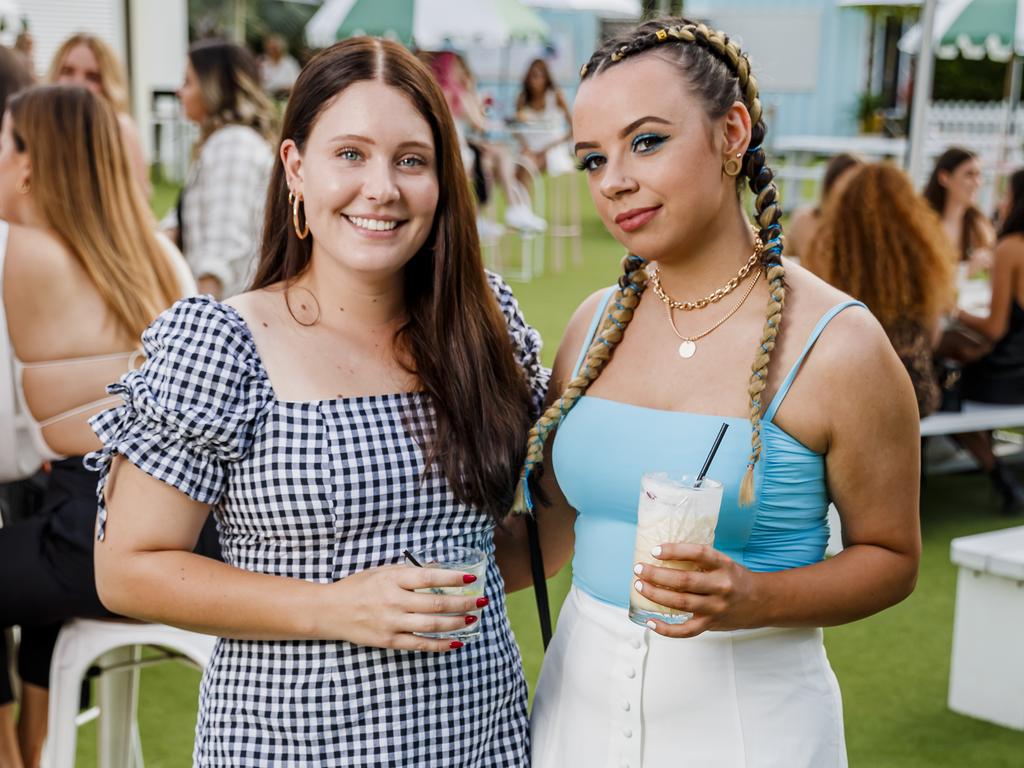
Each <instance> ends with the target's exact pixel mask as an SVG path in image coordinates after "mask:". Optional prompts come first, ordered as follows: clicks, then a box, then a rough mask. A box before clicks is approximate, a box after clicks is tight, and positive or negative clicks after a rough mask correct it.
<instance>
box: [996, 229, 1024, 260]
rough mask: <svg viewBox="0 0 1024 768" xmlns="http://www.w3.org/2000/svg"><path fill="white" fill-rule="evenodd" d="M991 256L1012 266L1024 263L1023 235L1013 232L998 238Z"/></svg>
mask: <svg viewBox="0 0 1024 768" xmlns="http://www.w3.org/2000/svg"><path fill="white" fill-rule="evenodd" d="M993 255H994V256H995V258H996V259H997V260H1006V261H1009V262H1010V263H1012V264H1019V263H1021V262H1024V233H1020V232H1015V233H1014V234H1012V235H1006V236H1005V237H1001V238H999V240H998V241H997V242H996V247H995V251H994V252H993Z"/></svg>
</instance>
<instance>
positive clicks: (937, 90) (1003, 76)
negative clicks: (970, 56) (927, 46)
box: [932, 58, 1010, 101]
mask: <svg viewBox="0 0 1024 768" xmlns="http://www.w3.org/2000/svg"><path fill="white" fill-rule="evenodd" d="M1009 71H1010V65H1009V64H1006V63H1000V62H998V61H989V60H988V59H982V60H981V61H969V60H967V59H964V58H958V59H952V60H950V61H943V60H942V59H937V60H936V61H935V85H934V89H933V97H932V98H934V99H935V101H1001V100H1002V98H1003V95H1004V94H1005V93H1006V89H1007V87H1008V86H1007V82H1008V81H1007V78H1008V77H1009Z"/></svg>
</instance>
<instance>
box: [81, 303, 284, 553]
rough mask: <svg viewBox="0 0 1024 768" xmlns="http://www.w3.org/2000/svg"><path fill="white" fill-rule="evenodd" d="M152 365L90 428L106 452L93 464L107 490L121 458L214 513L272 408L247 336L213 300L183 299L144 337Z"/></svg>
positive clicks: (134, 374)
mask: <svg viewBox="0 0 1024 768" xmlns="http://www.w3.org/2000/svg"><path fill="white" fill-rule="evenodd" d="M142 344H143V352H144V354H145V356H146V362H145V363H144V364H143V365H142V367H141V368H139V369H138V370H134V371H130V372H128V373H126V374H125V375H124V376H122V377H121V380H120V381H118V382H117V383H115V384H111V385H110V386H109V387H108V388H107V391H108V392H109V393H110V394H112V395H120V396H121V397H123V398H124V404H123V405H121V406H118V407H116V408H112V409H110V410H107V411H104V412H102V413H99V414H97V415H96V416H94V417H93V418H92V419H90V422H89V423H90V426H91V427H92V429H93V431H94V432H95V433H96V435H97V436H98V437H99V438H100V440H101V441H102V442H103V448H102V449H101V450H99V451H96V452H94V453H91V454H89V455H88V456H87V457H86V466H87V467H88V468H89V469H92V470H93V471H98V472H99V473H100V480H99V485H98V488H97V494H98V497H99V526H98V537H99V538H101V539H102V538H103V533H104V525H105V522H106V507H105V504H104V499H103V489H104V486H105V483H106V478H107V475H108V472H109V470H110V465H111V461H112V460H113V457H114V456H115V455H116V454H121V455H122V456H124V457H125V458H126V459H128V461H130V462H131V463H132V464H134V465H135V466H137V467H138V468H139V469H141V470H142V471H143V472H145V473H146V474H148V475H150V476H152V477H155V478H156V479H158V480H161V481H163V482H165V483H167V484H168V485H171V486H173V487H174V488H177V489H178V490H180V491H181V492H182V493H184V494H186V495H187V496H189V497H191V498H192V499H195V500H196V501H199V502H202V503H204V504H210V505H211V506H213V505H215V504H217V503H218V502H219V501H220V500H221V497H222V496H223V493H224V488H225V485H226V481H227V473H228V468H229V466H230V465H231V464H232V463H233V462H238V461H240V460H241V459H243V458H245V457H246V456H247V455H248V453H249V450H250V448H251V447H252V443H253V439H254V435H255V433H256V431H257V429H258V426H259V424H260V423H261V421H262V419H263V417H264V415H265V413H266V410H267V407H268V405H269V404H270V402H271V400H272V394H273V393H272V390H271V389H270V384H269V381H268V380H267V377H266V375H265V373H264V371H263V367H262V365H261V363H260V361H259V357H258V355H257V353H256V347H255V344H254V342H253V340H252V336H251V335H250V333H249V330H248V327H247V326H246V325H245V323H244V321H242V319H241V317H240V316H239V315H238V314H237V313H236V312H235V311H234V310H233V309H232V308H231V307H228V306H226V305H224V304H220V303H218V302H216V301H214V300H212V299H211V298H210V297H208V296H202V297H196V298H190V299H184V300H182V301H179V302H178V303H177V304H175V305H174V306H173V307H171V308H170V309H169V310H167V311H166V312H164V313H163V314H162V315H161V316H160V317H158V318H157V319H156V320H155V321H154V322H153V324H152V325H150V326H149V328H147V329H146V331H145V332H144V333H143V335H142Z"/></svg>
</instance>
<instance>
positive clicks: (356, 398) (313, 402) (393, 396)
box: [198, 294, 427, 408]
mask: <svg viewBox="0 0 1024 768" xmlns="http://www.w3.org/2000/svg"><path fill="white" fill-rule="evenodd" d="M198 298H201V299H206V300H207V301H209V302H210V303H212V304H218V305H220V306H222V307H225V308H226V309H227V310H228V313H229V314H230V315H232V316H233V319H234V320H236V321H237V322H238V324H239V325H240V326H241V328H242V332H243V334H244V335H245V340H246V342H247V343H248V344H249V346H250V347H252V356H253V360H254V361H255V362H256V365H257V366H258V367H259V373H260V378H262V379H263V383H264V384H265V385H266V388H267V390H268V391H269V393H270V398H271V399H272V400H273V401H274V403H276V404H278V405H285V406H305V407H310V408H315V407H317V406H323V405H332V404H341V403H348V402H352V403H356V402H360V401H369V400H401V399H411V398H412V397H413V396H417V397H419V398H422V397H423V396H425V395H426V394H427V393H426V392H424V391H423V390H409V391H406V392H382V393H378V394H374V395H342V396H338V397H320V398H314V399H310V400H286V399H284V398H282V397H279V396H278V394H277V388H276V387H275V386H274V382H273V380H272V379H271V378H270V372H269V371H268V370H267V367H266V365H264V364H263V357H262V355H260V348H259V345H257V344H256V337H255V336H254V335H253V333H252V328H250V327H249V323H248V322H247V321H246V319H245V318H244V317H242V314H241V313H240V312H239V311H238V310H237V309H235V308H234V307H233V306H231V305H230V304H228V303H226V302H223V301H218V300H217V299H215V298H213V296H210V295H209V294H206V295H205V296H200V297H198Z"/></svg>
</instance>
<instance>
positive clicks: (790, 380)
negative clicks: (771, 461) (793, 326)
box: [764, 300, 867, 421]
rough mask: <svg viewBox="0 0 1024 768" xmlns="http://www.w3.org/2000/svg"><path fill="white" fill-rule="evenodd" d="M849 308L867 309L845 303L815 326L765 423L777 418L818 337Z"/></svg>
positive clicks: (860, 304) (851, 302) (861, 303)
mask: <svg viewBox="0 0 1024 768" xmlns="http://www.w3.org/2000/svg"><path fill="white" fill-rule="evenodd" d="M848 307H864V308H865V309H867V307H866V306H865V305H864V304H863V302H860V301H854V300H850V301H844V302H842V303H841V304H836V305H835V306H834V307H832V309H830V310H829V311H828V312H826V313H825V314H824V315H822V316H821V319H820V320H819V321H818V324H817V325H816V326H814V330H813V331H811V335H810V336H809V337H808V338H807V343H806V344H804V349H803V352H801V353H800V357H798V358H797V359H796V362H795V363H793V367H792V368H791V369H790V371H789V374H788V375H787V376H786V378H785V380H784V381H783V382H782V386H781V387H779V391H778V392H776V393H775V397H773V398H772V401H771V403H770V404H769V405H768V410H767V411H766V412H765V414H764V421H771V420H772V419H774V418H775V412H776V411H778V410H779V406H780V405H782V401H783V400H785V399H786V394H787V393H788V392H789V388H790V387H791V386H792V385H793V380H794V379H795V378H796V375H797V374H798V373H799V372H800V368H801V367H802V366H803V364H804V360H805V359H806V358H807V355H808V354H809V353H810V351H811V349H812V348H813V347H814V345H815V343H816V342H817V341H818V337H819V336H821V332H822V331H824V330H825V327H826V326H827V325H828V324H829V323H830V322H831V321H832V318H833V317H835V316H836V315H838V314H839V313H840V312H842V311H843V310H844V309H847V308H848Z"/></svg>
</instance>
